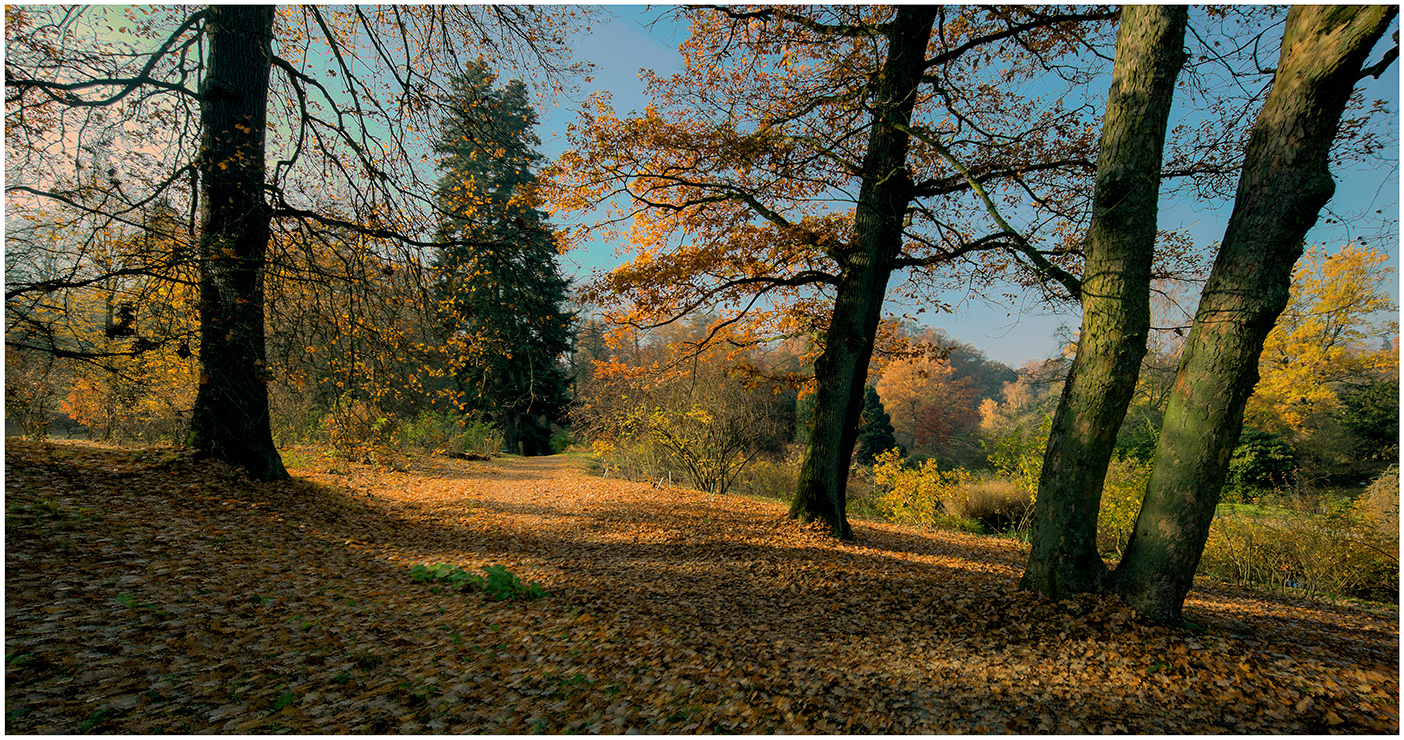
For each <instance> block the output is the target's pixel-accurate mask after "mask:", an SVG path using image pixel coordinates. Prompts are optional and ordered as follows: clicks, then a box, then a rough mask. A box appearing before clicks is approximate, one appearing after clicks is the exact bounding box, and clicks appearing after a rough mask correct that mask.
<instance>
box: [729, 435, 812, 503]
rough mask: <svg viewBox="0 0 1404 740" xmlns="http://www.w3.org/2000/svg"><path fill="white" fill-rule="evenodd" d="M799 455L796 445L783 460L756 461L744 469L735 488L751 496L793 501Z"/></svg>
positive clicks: (796, 487)
mask: <svg viewBox="0 0 1404 740" xmlns="http://www.w3.org/2000/svg"><path fill="white" fill-rule="evenodd" d="M800 454H801V450H800V449H799V446H798V445H796V446H795V447H794V448H793V449H792V450H791V452H790V453H789V454H788V455H786V456H785V458H784V459H779V460H756V461H755V462H753V463H751V465H750V467H749V468H747V469H746V472H745V474H744V476H743V477H742V479H741V480H740V481H738V483H737V488H738V489H739V490H740V491H741V492H743V493H748V494H750V495H752V496H765V497H766V498H775V499H780V500H781V501H786V502H788V501H792V500H794V498H795V492H796V491H797V490H799V472H800V464H801V458H800Z"/></svg>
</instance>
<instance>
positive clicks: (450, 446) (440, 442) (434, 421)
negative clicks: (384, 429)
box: [399, 410, 502, 457]
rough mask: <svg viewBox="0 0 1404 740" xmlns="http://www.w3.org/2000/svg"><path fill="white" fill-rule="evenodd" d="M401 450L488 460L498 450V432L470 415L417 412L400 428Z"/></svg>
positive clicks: (475, 416) (499, 436) (499, 441)
mask: <svg viewBox="0 0 1404 740" xmlns="http://www.w3.org/2000/svg"><path fill="white" fill-rule="evenodd" d="M399 436H400V440H401V441H402V442H403V444H404V446H406V447H409V448H412V449H417V450H420V451H421V452H428V453H434V454H440V455H443V454H458V455H477V456H480V457H491V456H492V455H493V454H495V453H496V452H497V451H498V450H500V449H502V432H500V431H499V430H498V429H496V428H495V427H493V426H492V425H491V424H489V423H488V422H486V421H484V420H483V419H482V417H480V416H479V415H477V414H476V413H473V414H467V415H464V414H454V413H449V412H444V413H436V412H433V411H428V410H425V411H421V412H419V415H418V416H416V417H415V418H413V419H407V420H405V421H404V422H402V423H401V424H400V433H399Z"/></svg>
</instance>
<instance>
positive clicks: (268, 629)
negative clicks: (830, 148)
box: [5, 439, 1399, 734]
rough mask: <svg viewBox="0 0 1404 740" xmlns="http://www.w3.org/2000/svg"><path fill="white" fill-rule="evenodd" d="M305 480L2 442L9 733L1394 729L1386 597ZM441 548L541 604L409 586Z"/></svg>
mask: <svg viewBox="0 0 1404 740" xmlns="http://www.w3.org/2000/svg"><path fill="white" fill-rule="evenodd" d="M291 472H292V473H293V475H294V476H296V477H297V478H298V479H297V480H293V481H289V482H282V483H271V484H260V483H251V482H248V481H247V480H245V479H244V478H243V477H242V476H241V475H240V474H238V473H237V472H235V471H233V470H232V469H230V468H227V467H224V466H222V465H218V464H214V463H209V462H197V461H194V460H192V459H191V458H190V456H189V455H188V454H186V453H185V452H183V451H177V450H147V451H135V450H116V449H109V448H103V447H99V446H94V445H88V444H53V443H49V444H45V443H35V442H27V441H22V440H16V439H9V440H7V441H6V451H5V473H6V482H5V492H6V524H5V534H6V543H5V566H6V567H5V579H6V596H5V654H6V670H5V679H6V681H5V698H6V703H5V709H6V722H5V728H6V730H7V731H8V732H17V733H46V734H47V733H71V732H123V733H157V732H211V731H212V732H228V733H267V732H292V733H348V732H355V733H369V732H376V733H393V732H434V733H456V732H477V733H504V734H515V733H532V732H547V733H560V732H591V733H607V734H608V733H624V732H629V731H637V732H644V733H677V732H713V731H721V732H752V733H754V732H781V731H783V732H792V733H816V732H846V733H909V732H911V733H920V732H926V733H929V732H952V731H954V732H982V733H988V732H1018V733H1036V732H1104V731H1116V732H1123V731H1124V732H1139V733H1215V732H1233V733H1251V732H1283V733H1317V732H1356V733H1360V732H1367V733H1388V734H1394V733H1397V732H1398V731H1399V719H1398V706H1399V705H1398V699H1399V632H1398V616H1397V611H1395V612H1393V613H1391V614H1372V613H1369V612H1366V611H1362V610H1359V609H1356V608H1352V607H1346V606H1331V605H1329V604H1322V603H1317V602H1309V601H1303V600H1297V599H1285V598H1274V597H1270V596H1264V595H1262V594H1258V593H1254V592H1249V591H1243V590H1238V589H1229V588H1218V587H1202V588H1200V589H1198V590H1196V591H1195V592H1194V593H1192V594H1191V597H1190V601H1189V602H1188V604H1187V608H1186V616H1187V617H1188V618H1189V619H1190V620H1192V621H1194V622H1196V623H1198V624H1199V625H1201V626H1203V627H1204V629H1203V630H1202V631H1185V630H1176V629H1169V628H1166V627H1162V626H1160V625H1157V624H1154V623H1151V622H1149V621H1146V620H1144V619H1142V618H1140V617H1138V616H1136V615H1135V614H1134V613H1133V612H1131V611H1130V610H1129V609H1127V608H1125V607H1124V606H1122V605H1121V604H1120V603H1119V602H1117V601H1114V600H1110V599H1102V598H1093V597H1084V598H1079V599H1077V600H1073V601H1065V602H1060V603H1051V602H1047V601H1044V600H1043V599H1041V598H1040V597H1037V596H1033V595H1029V594H1024V593H1019V592H1017V591H1015V588H1014V587H1015V584H1016V583H1017V581H1018V577H1019V574H1020V572H1021V567H1022V561H1023V555H1022V552H1021V550H1020V549H1019V545H1018V543H1015V542H1012V541H1009V540H1001V539H996V538H990V537H979V536H971V535H963V534H955V533H949V532H917V531H915V530H912V529H909V528H905V527H900V526H897V525H891V524H885V523H879V522H870V521H855V522H854V532H855V535H856V540H855V541H854V542H852V543H842V544H841V543H837V542H834V541H832V540H830V539H828V538H827V537H825V536H823V535H822V534H820V533H818V532H816V531H813V530H810V529H806V528H804V527H801V526H799V525H797V524H795V523H793V522H790V521H787V520H786V519H785V518H784V513H785V509H784V507H783V505H782V504H780V503H778V502H766V501H753V500H749V499H745V498H737V497H717V496H708V495H706V494H701V493H697V492H694V491H686V490H657V489H654V488H651V487H650V486H648V485H644V484H636V483H629V482H621V481H616V480H606V479H600V478H594V477H589V476H586V475H584V474H582V473H580V472H577V471H576V470H575V463H573V462H572V461H571V460H569V459H567V458H564V457H553V458H536V459H503V460H496V461H493V462H486V463H484V462H468V461H462V460H450V459H445V458H431V459H428V460H420V461H417V462H415V463H414V464H412V465H411V466H410V467H409V469H408V470H407V471H405V472H393V471H387V470H380V469H375V468H371V467H367V466H362V465H355V464H350V463H341V462H336V463H332V462H326V463H319V464H318V465H316V466H314V467H311V468H302V469H293V470H292V471H291ZM441 562H448V563H456V564H459V565H462V566H463V567H465V568H467V569H468V570H470V571H477V572H481V568H482V567H483V566H487V565H493V564H502V565H505V566H507V568H509V569H510V570H511V571H512V572H514V573H516V574H518V575H520V576H522V577H523V579H525V580H534V581H538V582H539V583H540V584H541V585H542V586H543V587H545V589H546V590H547V591H549V592H550V595H549V596H548V597H546V598H544V599H541V600H535V601H529V600H523V601H504V602H496V601H492V600H489V599H488V598H487V597H486V596H485V595H484V594H482V593H477V592H470V593H460V592H457V591H452V590H447V589H439V588H436V587H433V586H431V585H428V584H423V583H418V582H416V581H414V580H412V579H411V578H410V577H409V571H410V566H411V565H413V564H416V563H441Z"/></svg>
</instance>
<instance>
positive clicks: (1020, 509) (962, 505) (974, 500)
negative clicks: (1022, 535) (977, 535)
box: [946, 479, 1033, 532]
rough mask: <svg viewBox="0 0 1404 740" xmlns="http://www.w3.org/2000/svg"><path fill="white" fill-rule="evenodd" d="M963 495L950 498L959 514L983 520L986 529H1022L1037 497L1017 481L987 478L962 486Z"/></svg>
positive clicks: (949, 507) (952, 510)
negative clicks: (1034, 498)
mask: <svg viewBox="0 0 1404 740" xmlns="http://www.w3.org/2000/svg"><path fill="white" fill-rule="evenodd" d="M961 488H962V491H961V494H960V495H957V496H955V497H953V498H952V499H951V500H950V501H948V502H947V504H946V506H947V510H948V511H949V512H950V513H951V514H952V515H953V516H957V517H961V518H964V519H971V520H974V521H977V522H979V523H980V525H981V527H983V528H984V531H986V532H1003V531H1006V530H1011V529H1022V528H1023V527H1024V526H1026V525H1025V521H1024V520H1025V518H1026V517H1027V516H1028V513H1029V508H1030V507H1031V506H1033V497H1032V496H1030V495H1029V493H1028V492H1027V491H1025V490H1024V489H1023V488H1021V487H1019V485H1017V484H1016V483H1014V482H1013V481H1008V480H1000V479H995V480H986V481H979V482H975V483H968V484H965V485H963V486H961Z"/></svg>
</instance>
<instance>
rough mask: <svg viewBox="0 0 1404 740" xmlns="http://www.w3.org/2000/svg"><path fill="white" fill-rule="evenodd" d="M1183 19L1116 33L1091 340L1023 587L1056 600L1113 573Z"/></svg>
mask: <svg viewBox="0 0 1404 740" xmlns="http://www.w3.org/2000/svg"><path fill="white" fill-rule="evenodd" d="M1185 17H1186V9H1185V7H1184V6H1156V5H1132V6H1127V7H1126V8H1125V9H1124V10H1122V15H1121V26H1120V28H1119V29H1118V31H1117V39H1116V62H1115V64H1114V66H1113V68H1112V87H1111V94H1110V95H1109V96H1108V99H1107V110H1106V114H1105V115H1104V117H1103V121H1102V141H1101V150H1100V152H1099V154H1098V157H1097V186H1096V188H1097V189H1096V193H1095V195H1094V198H1093V204H1092V223H1091V225H1090V226H1089V228H1088V231H1087V236H1086V238H1085V244H1086V269H1085V274H1084V277H1083V281H1082V288H1081V295H1082V331H1081V332H1080V334H1079V336H1078V341H1077V357H1076V359H1074V360H1073V366H1072V370H1071V372H1070V373H1069V374H1068V379H1067V382H1066V384H1065V385H1064V386H1063V396H1062V399H1061V400H1060V401H1059V403H1058V409H1057V411H1056V412H1055V413H1054V415H1053V427H1052V432H1051V434H1050V436H1049V440H1048V449H1047V451H1046V452H1045V454H1044V458H1043V473H1042V475H1041V477H1040V478H1039V483H1038V496H1037V498H1036V499H1035V504H1034V512H1033V541H1032V545H1033V549H1032V551H1031V553H1030V554H1029V562H1028V565H1027V567H1026V569H1025V571H1024V578H1023V580H1022V581H1021V582H1020V584H1019V585H1020V587H1021V588H1024V589H1027V590H1030V591H1038V592H1040V593H1042V594H1043V595H1045V596H1047V597H1049V598H1051V599H1062V598H1065V597H1067V596H1068V595H1070V594H1073V593H1077V592H1082V591H1097V590H1099V589H1100V588H1101V582H1102V579H1103V577H1104V576H1105V575H1106V566H1105V565H1103V564H1102V558H1101V556H1100V555H1098V553H1097V512H1098V509H1099V508H1100V507H1101V500H1102V484H1103V481H1104V479H1105V478H1106V474H1107V464H1108V463H1109V462H1110V461H1111V455H1112V450H1113V448H1115V446H1116V435H1117V431H1118V430H1119V429H1120V428H1121V422H1122V419H1123V418H1125V416H1126V408H1127V406H1128V405H1129V404H1130V402H1131V396H1132V394H1133V393H1134V391H1135V389H1136V379H1137V377H1138V376H1139V375H1140V371H1141V359H1142V358H1143V357H1144V356H1145V353H1146V339H1147V336H1148V335H1149V333H1150V271H1151V260H1152V257H1153V255H1154V253H1155V233H1156V214H1157V212H1158V205H1159V197H1160V162H1161V152H1162V150H1163V149H1164V145H1165V129H1166V125H1167V121H1168V120H1169V117H1170V103H1171V99H1172V98H1173V96H1174V92H1175V79H1176V76H1177V75H1178V74H1179V72H1180V67H1181V65H1182V64H1183V63H1184V59H1185V53H1184V38H1185Z"/></svg>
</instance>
